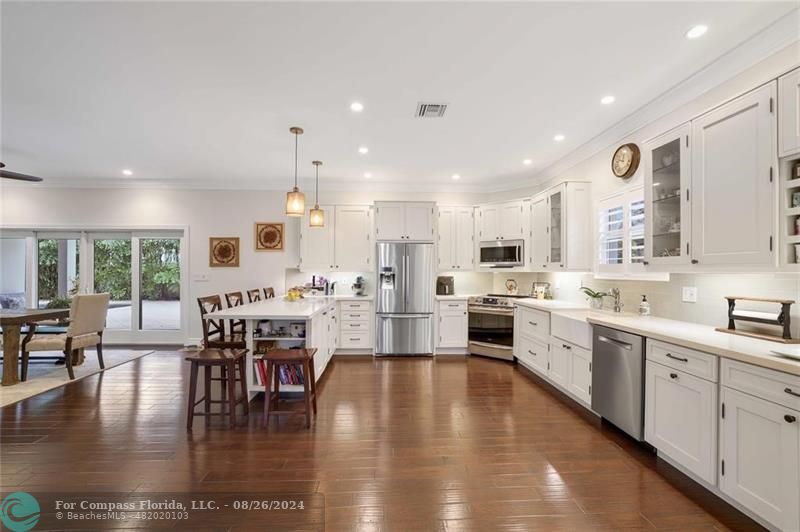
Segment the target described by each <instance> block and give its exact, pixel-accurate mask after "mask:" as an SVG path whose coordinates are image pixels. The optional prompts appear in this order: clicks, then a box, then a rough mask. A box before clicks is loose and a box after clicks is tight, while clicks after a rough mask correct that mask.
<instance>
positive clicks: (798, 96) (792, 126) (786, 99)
mask: <svg viewBox="0 0 800 532" xmlns="http://www.w3.org/2000/svg"><path fill="white" fill-rule="evenodd" d="M778 113H779V116H778V127H780V130H779V131H778V155H779V156H780V157H786V156H788V155H794V154H795V153H800V68H798V69H795V70H792V71H791V72H789V73H788V74H786V75H785V76H781V77H780V78H778Z"/></svg>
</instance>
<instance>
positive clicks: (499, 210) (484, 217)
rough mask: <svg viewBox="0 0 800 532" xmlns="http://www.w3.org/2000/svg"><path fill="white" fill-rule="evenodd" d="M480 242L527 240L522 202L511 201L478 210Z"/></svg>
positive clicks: (485, 206)
mask: <svg viewBox="0 0 800 532" xmlns="http://www.w3.org/2000/svg"><path fill="white" fill-rule="evenodd" d="M478 236H479V240H481V241H484V242H487V241H492V240H521V239H523V238H525V216H524V207H523V202H522V201H510V202H507V203H499V204H493V205H483V206H481V207H479V208H478Z"/></svg>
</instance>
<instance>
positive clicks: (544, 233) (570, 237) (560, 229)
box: [531, 181, 594, 271]
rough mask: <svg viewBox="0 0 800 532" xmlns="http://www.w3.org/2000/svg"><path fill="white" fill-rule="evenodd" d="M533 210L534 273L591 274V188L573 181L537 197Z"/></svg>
mask: <svg viewBox="0 0 800 532" xmlns="http://www.w3.org/2000/svg"><path fill="white" fill-rule="evenodd" d="M542 201H544V205H542V204H541V202H542ZM531 210H532V216H531V218H532V227H531V235H532V238H531V240H532V246H533V251H532V253H531V257H532V269H533V270H534V271H565V270H577V271H583V270H591V268H592V244H593V242H592V228H593V227H594V224H593V221H592V205H591V189H590V184H589V183H584V182H579V181H569V182H565V183H561V184H560V185H556V186H555V187H552V188H550V189H548V190H546V191H544V192H542V193H541V194H540V195H538V196H536V197H535V198H534V199H533V201H532V207H531Z"/></svg>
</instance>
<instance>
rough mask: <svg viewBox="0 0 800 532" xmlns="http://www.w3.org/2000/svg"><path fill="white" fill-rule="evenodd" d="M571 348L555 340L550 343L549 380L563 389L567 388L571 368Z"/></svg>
mask: <svg viewBox="0 0 800 532" xmlns="http://www.w3.org/2000/svg"><path fill="white" fill-rule="evenodd" d="M570 356H571V355H570V352H569V346H568V345H567V344H565V343H564V342H561V341H559V340H558V338H553V339H552V341H551V342H550V356H549V359H548V362H547V378H549V379H550V380H551V381H553V382H554V383H555V384H558V385H559V386H561V387H562V388H566V386H567V374H568V373H569V366H570Z"/></svg>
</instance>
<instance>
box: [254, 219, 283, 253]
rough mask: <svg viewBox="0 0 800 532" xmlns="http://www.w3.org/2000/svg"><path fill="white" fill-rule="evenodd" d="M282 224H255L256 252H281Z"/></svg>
mask: <svg viewBox="0 0 800 532" xmlns="http://www.w3.org/2000/svg"><path fill="white" fill-rule="evenodd" d="M283 229H284V227H283V224H282V223H273V222H256V251H283Z"/></svg>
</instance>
